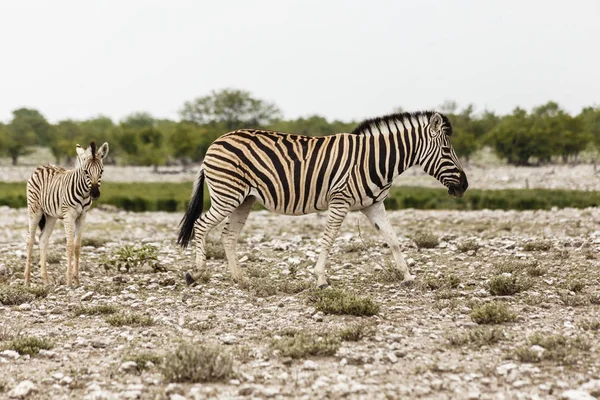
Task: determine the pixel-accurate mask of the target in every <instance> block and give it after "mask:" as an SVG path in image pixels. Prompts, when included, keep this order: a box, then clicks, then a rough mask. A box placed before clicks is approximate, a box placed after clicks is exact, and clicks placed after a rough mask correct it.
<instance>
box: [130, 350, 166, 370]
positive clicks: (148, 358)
mask: <svg viewBox="0 0 600 400" xmlns="http://www.w3.org/2000/svg"><path fill="white" fill-rule="evenodd" d="M123 361H133V362H135V363H136V365H137V370H138V372H142V371H145V370H148V369H150V368H152V367H153V366H156V365H161V364H162V362H163V357H161V356H160V355H158V354H156V353H148V352H142V353H135V354H129V355H127V356H125V358H124V359H123Z"/></svg>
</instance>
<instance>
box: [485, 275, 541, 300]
mask: <svg viewBox="0 0 600 400" xmlns="http://www.w3.org/2000/svg"><path fill="white" fill-rule="evenodd" d="M532 285H533V284H532V283H531V282H529V281H528V280H527V279H523V278H517V277H516V276H514V275H508V274H506V275H504V274H503V275H496V276H494V277H493V278H492V279H490V282H489V283H488V288H489V290H490V293H491V294H493V295H494V296H512V295H514V294H517V293H520V292H522V291H525V290H527V289H529V288H531V286H532Z"/></svg>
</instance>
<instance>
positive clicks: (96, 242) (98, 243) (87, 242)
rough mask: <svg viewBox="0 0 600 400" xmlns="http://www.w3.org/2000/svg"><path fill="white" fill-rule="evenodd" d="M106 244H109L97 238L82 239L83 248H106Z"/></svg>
mask: <svg viewBox="0 0 600 400" xmlns="http://www.w3.org/2000/svg"><path fill="white" fill-rule="evenodd" d="M106 243H108V240H106V239H100V238H95V237H84V238H82V239H81V245H82V246H91V247H96V248H98V247H102V246H104V245H105V244H106Z"/></svg>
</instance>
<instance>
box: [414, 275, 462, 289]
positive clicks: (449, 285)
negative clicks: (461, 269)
mask: <svg viewBox="0 0 600 400" xmlns="http://www.w3.org/2000/svg"><path fill="white" fill-rule="evenodd" d="M459 285H460V278H459V277H458V276H456V275H454V274H450V275H436V276H432V275H428V276H426V277H425V278H424V280H423V281H422V283H421V287H422V289H425V290H439V289H444V290H448V289H456V288H457V287H458V286H459Z"/></svg>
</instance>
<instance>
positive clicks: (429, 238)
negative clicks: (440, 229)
mask: <svg viewBox="0 0 600 400" xmlns="http://www.w3.org/2000/svg"><path fill="white" fill-rule="evenodd" d="M411 239H412V240H413V241H414V242H415V244H416V245H417V247H418V248H419V249H433V248H434V247H437V245H438V244H440V238H439V237H437V236H436V235H434V234H433V233H430V232H418V233H415V234H414V235H413V236H412V238H411Z"/></svg>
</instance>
